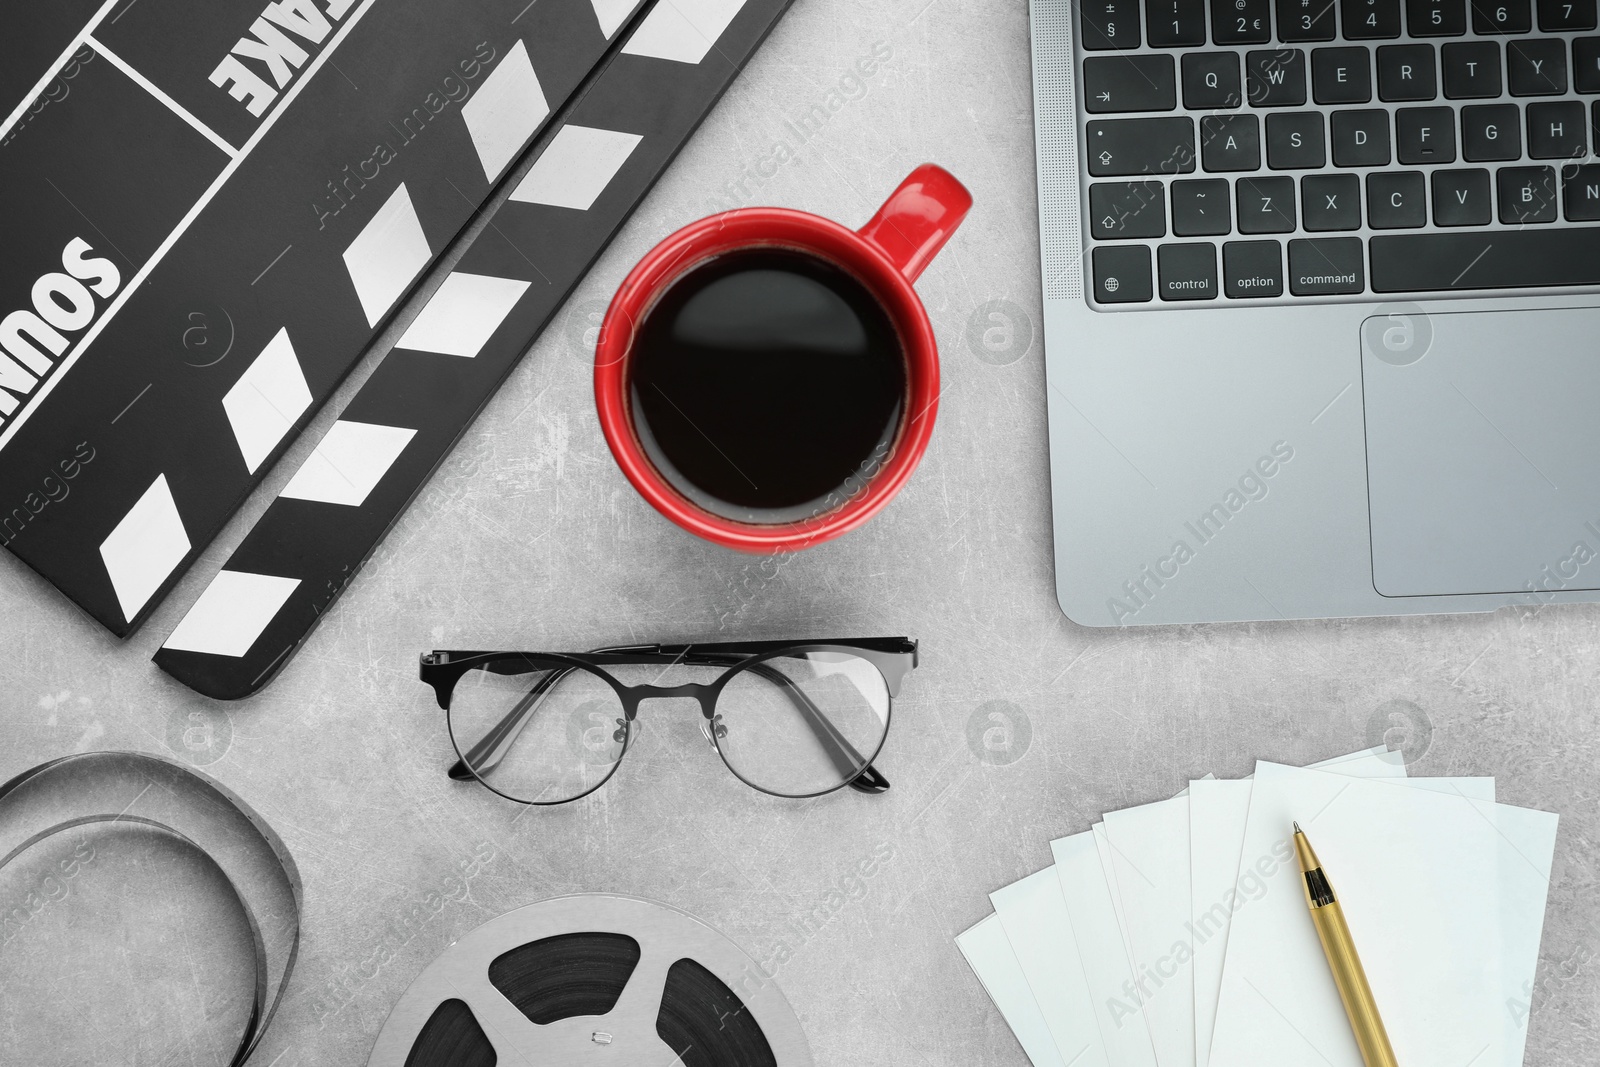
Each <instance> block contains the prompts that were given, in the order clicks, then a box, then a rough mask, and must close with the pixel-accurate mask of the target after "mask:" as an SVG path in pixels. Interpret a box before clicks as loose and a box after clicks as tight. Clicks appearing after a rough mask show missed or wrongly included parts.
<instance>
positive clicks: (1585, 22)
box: [1539, 0, 1600, 33]
mask: <svg viewBox="0 0 1600 1067" xmlns="http://www.w3.org/2000/svg"><path fill="white" fill-rule="evenodd" d="M1596 8H1597V5H1596V3H1595V0H1539V31H1540V32H1541V33H1560V32H1561V31H1562V30H1592V29H1594V28H1595V26H1596V21H1595V16H1596V15H1597V14H1600V11H1597V10H1596Z"/></svg>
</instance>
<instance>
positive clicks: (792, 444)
mask: <svg viewBox="0 0 1600 1067" xmlns="http://www.w3.org/2000/svg"><path fill="white" fill-rule="evenodd" d="M629 376H630V385H631V389H630V394H631V401H632V405H633V422H634V426H635V428H636V430H637V432H638V434H639V438H640V442H641V443H642V444H643V446H644V448H645V451H646V453H647V454H648V455H649V457H650V459H651V461H652V462H653V463H654V464H655V465H656V467H657V468H658V469H659V470H660V471H661V473H662V475H664V476H665V477H666V478H667V479H668V480H669V481H670V482H672V484H673V485H674V486H675V487H676V488H677V489H678V490H679V492H682V493H683V494H684V495H685V496H687V497H689V498H690V499H691V500H693V501H695V502H696V503H697V504H699V505H700V506H701V507H703V508H705V509H706V510H708V511H711V512H713V513H714V514H719V515H723V516H725V517H728V518H736V519H744V520H746V521H758V522H759V521H769V522H784V521H793V520H795V519H799V518H804V517H806V516H807V515H808V514H811V513H813V512H817V511H820V510H827V509H829V508H831V507H833V506H835V505H836V504H839V503H843V495H844V494H846V493H847V492H848V491H849V490H848V488H847V487H849V486H852V485H856V484H859V482H860V481H861V480H862V479H864V478H865V477H869V476H870V475H871V474H872V473H873V472H874V470H875V469H876V467H877V465H878V464H879V463H880V462H881V461H882V460H883V459H884V458H885V457H886V456H887V454H888V451H889V448H890V447H891V445H892V444H893V441H894V437H895V433H896V431H897V430H898V428H899V423H900V418H901V412H902V410H903V409H904V407H905V403H906V396H907V382H906V362H905V355H904V353H903V352H902V350H901V345H900V340H899V336H898V334H897V333H896V331H895V328H894V324H893V322H892V321H890V318H889V315H888V313H887V312H886V311H885V310H884V309H883V307H882V305H881V304H880V303H879V302H878V300H877V299H876V298H875V297H874V296H873V295H872V293H871V291H870V290H868V289H867V287H866V286H865V285H863V284H862V283H861V282H859V281H857V280H856V279H855V277H854V276H853V275H851V274H850V273H849V272H847V271H845V270H844V269H843V268H841V267H838V266H836V265H834V264H833V263H830V262H828V261H827V260H824V259H821V258H819V257H816V256H812V255H808V254H806V253H803V252H795V251H789V250H786V249H781V248H751V249H745V250H741V251H735V252H729V253H726V254H724V255H720V256H716V257H714V258H712V259H709V260H707V261H706V262H704V263H701V264H700V265H698V266H696V267H694V268H693V269H691V270H689V271H688V272H686V273H685V274H684V275H683V276H682V277H680V278H678V279H677V280H676V281H674V282H673V283H672V284H671V285H670V286H669V287H668V288H667V289H666V290H665V292H663V293H662V295H661V296H660V298H659V299H658V300H657V301H656V302H655V304H654V305H652V306H651V307H650V309H649V310H648V311H647V312H646V313H645V317H644V320H643V321H642V322H641V323H640V324H639V329H638V332H637V333H636V335H635V338H634V342H633V346H632V357H631V363H630V367H629ZM835 497H840V499H838V500H835V499H834V498H835Z"/></svg>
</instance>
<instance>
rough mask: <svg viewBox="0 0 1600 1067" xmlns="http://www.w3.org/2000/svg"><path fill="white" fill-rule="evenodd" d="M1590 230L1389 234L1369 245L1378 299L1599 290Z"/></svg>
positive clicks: (1599, 249) (1598, 249)
mask: <svg viewBox="0 0 1600 1067" xmlns="http://www.w3.org/2000/svg"><path fill="white" fill-rule="evenodd" d="M1595 233H1596V231H1595V229H1594V228H1593V227H1587V226H1584V227H1566V226H1536V227H1531V228H1529V229H1526V230H1487V231H1478V232H1468V233H1403V234H1402V233H1395V234H1384V235H1382V236H1380V237H1374V238H1373V239H1372V242H1371V253H1372V288H1373V290H1374V291H1376V292H1380V293H1425V292H1433V291H1443V290H1450V289H1515V288H1520V287H1524V286H1552V287H1553V286H1562V285H1600V241H1597V240H1595Z"/></svg>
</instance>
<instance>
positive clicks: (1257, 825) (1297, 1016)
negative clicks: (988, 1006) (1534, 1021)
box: [956, 748, 1556, 1067]
mask: <svg viewBox="0 0 1600 1067" xmlns="http://www.w3.org/2000/svg"><path fill="white" fill-rule="evenodd" d="M1296 821H1298V822H1299V823H1300V826H1301V828H1302V829H1304V830H1305V832H1306V835H1307V837H1308V838H1309V839H1310V840H1311V842H1312V843H1313V845H1314V846H1315V848H1316V850H1317V853H1318V855H1319V857H1320V858H1321V860H1322V862H1323V863H1324V864H1325V866H1326V870H1327V873H1328V877H1329V879H1330V880H1331V881H1332V882H1333V886H1334V889H1335V891H1336V892H1337V894H1338V896H1339V900H1340V903H1341V905H1342V906H1343V909H1344V913H1345V918H1346V920H1347V921H1348V922H1349V925H1350V930H1351V933H1352V936H1353V937H1354V939H1355V943H1356V946H1357V949H1358V951H1359V952H1360V953H1361V958H1362V963H1363V965H1364V966H1365V969H1366V972H1367V978H1368V981H1369V982H1370V984H1371V986H1372V990H1373V994H1374V997H1375V998H1376V1000H1377V1003H1378V1006H1379V1009H1380V1010H1381V1011H1382V1013H1383V1019H1384V1023H1385V1025H1386V1026H1387V1028H1388V1032H1389V1038H1390V1041H1391V1043H1392V1044H1393V1046H1394V1050H1395V1054H1396V1056H1397V1058H1398V1060H1399V1062H1400V1063H1402V1064H1404V1065H1406V1067H1421V1065H1432V1064H1436V1065H1439V1067H1466V1065H1468V1064H1470V1065H1471V1067H1516V1065H1518V1064H1520V1063H1521V1062H1522V1055H1523V1046H1524V1043H1525V1039H1526V1030H1525V1028H1524V1023H1525V1022H1526V1020H1527V1018H1528V1014H1529V1013H1528V1011H1527V1010H1526V1007H1525V1001H1526V998H1527V992H1526V991H1527V990H1529V989H1531V988H1533V980H1534V968H1535V966H1536V965H1537V963H1538V957H1539V934H1540V930H1541V928H1542V926H1543V923H1544V908H1545V896H1546V891H1547V889H1548V887H1549V878H1550V865H1551V861H1552V859H1553V856H1554V852H1555V836H1556V816H1555V815H1552V814H1550V813H1548V812H1542V811H1533V810H1530V809H1527V808H1517V807H1512V806H1511V805H1509V804H1499V803H1496V802H1495V793H1494V779H1493V778H1409V777H1407V776H1406V769H1405V764H1404V763H1403V762H1401V759H1400V753H1398V752H1388V751H1385V750H1384V749H1381V748H1378V749H1371V750H1368V751H1364V752H1356V753H1352V754H1350V755H1348V756H1342V757H1339V758H1337V759H1333V760H1328V761H1326V762H1324V763H1319V764H1315V765H1313V766H1311V767H1307V768H1297V767H1285V766H1281V765H1279V764H1275V763H1266V762H1259V763H1257V764H1256V773H1255V774H1254V775H1253V776H1251V777H1250V778H1246V779H1241V780H1238V781H1218V780H1215V779H1212V778H1209V777H1208V778H1206V779H1204V780H1198V781H1193V782H1190V783H1189V788H1188V789H1186V790H1184V791H1183V792H1182V793H1180V794H1179V795H1178V796H1176V797H1173V798H1172V799H1171V800H1163V801H1158V802H1157V803H1154V804H1146V805H1144V806H1142V807H1137V808H1129V809H1128V810H1126V811H1117V812H1112V813H1110V814H1108V815H1107V816H1106V817H1105V820H1104V821H1103V822H1099V823H1096V824H1095V825H1094V826H1093V827H1091V828H1090V829H1089V830H1087V831H1085V832H1083V833H1081V834H1075V835H1073V836H1071V837H1065V838H1062V839H1060V840H1058V841H1053V842H1051V849H1052V851H1053V852H1054V854H1055V861H1056V862H1055V865H1054V866H1052V867H1047V868H1045V869H1044V870H1042V871H1039V872H1038V873H1036V874H1033V875H1030V876H1028V877H1027V878H1024V879H1022V880H1021V881H1019V882H1014V883H1013V884H1011V885H1008V886H1006V887H1005V888H1003V889H999V890H996V891H995V892H993V893H991V894H990V895H989V899H990V901H991V902H992V903H993V905H994V914H993V915H990V916H988V917H987V918H985V919H984V920H983V921H982V922H979V923H978V924H977V925H976V926H974V927H972V928H971V929H969V930H967V931H965V932H964V933H962V934H961V935H960V936H959V937H957V938H956V943H957V945H959V946H960V948H961V951H962V953H963V954H964V955H965V956H966V958H967V961H968V963H970V964H971V966H972V969H973V971H974V972H976V973H977V976H978V978H979V980H980V981H981V982H982V983H983V985H984V988H985V989H986V990H987V991H988V993H989V996H990V998H991V999H992V1000H993V1001H994V1003H995V1006H996V1007H997V1008H999V1009H1000V1013H1001V1014H1002V1015H1003V1016H1004V1017H1005V1020H1006V1022H1007V1023H1008V1024H1009V1025H1010V1027H1011V1029H1012V1032H1013V1033H1015V1034H1016V1037H1017V1040H1018V1042H1020V1043H1021V1045H1022V1048H1023V1051H1024V1052H1026V1053H1027V1056H1028V1058H1029V1059H1030V1060H1031V1061H1032V1062H1033V1064H1034V1067H1213V1065H1215V1067H1299V1065H1305V1067H1362V1064H1361V1056H1360V1054H1359V1052H1358V1051H1357V1048H1356V1044H1355V1041H1354V1039H1353V1038H1352V1036H1351V1033H1350V1027H1349V1023H1348V1022H1347V1021H1346V1019H1345V1015H1344V1009H1343V1007H1342V1006H1341V1004H1340V1002H1339V996H1338V992H1337V990H1336V989H1335V987H1334V984H1333V979H1332V977H1331V976H1330V974H1329V971H1328V966H1327V963H1326V961H1325V959H1324V957H1323V954H1322V948H1321V945H1320V944H1319V943H1318V941H1317V935H1316V931H1315V929H1314V927H1313V926H1312V923H1311V918H1310V916H1309V914H1308V913H1307V907H1306V902H1305V896H1304V893H1303V892H1302V889H1301V883H1302V879H1301V875H1300V870H1299V865H1298V863H1297V862H1296V860H1295V854H1294V846H1293V843H1292V824H1293V823H1294V822H1296Z"/></svg>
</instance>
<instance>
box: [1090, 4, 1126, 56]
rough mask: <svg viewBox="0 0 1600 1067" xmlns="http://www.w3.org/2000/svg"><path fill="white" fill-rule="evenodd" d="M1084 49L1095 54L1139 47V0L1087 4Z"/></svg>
mask: <svg viewBox="0 0 1600 1067" xmlns="http://www.w3.org/2000/svg"><path fill="white" fill-rule="evenodd" d="M1079 11H1080V17H1081V18H1082V20H1083V47H1084V48H1086V49H1088V50H1090V51H1093V52H1103V51H1106V50H1108V49H1112V48H1138V47H1139V0H1084V2H1083V3H1082V5H1080V8H1079Z"/></svg>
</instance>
